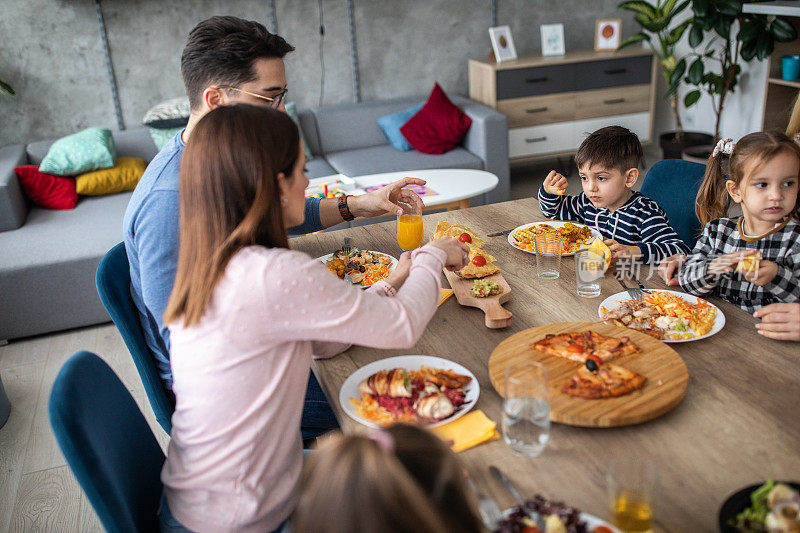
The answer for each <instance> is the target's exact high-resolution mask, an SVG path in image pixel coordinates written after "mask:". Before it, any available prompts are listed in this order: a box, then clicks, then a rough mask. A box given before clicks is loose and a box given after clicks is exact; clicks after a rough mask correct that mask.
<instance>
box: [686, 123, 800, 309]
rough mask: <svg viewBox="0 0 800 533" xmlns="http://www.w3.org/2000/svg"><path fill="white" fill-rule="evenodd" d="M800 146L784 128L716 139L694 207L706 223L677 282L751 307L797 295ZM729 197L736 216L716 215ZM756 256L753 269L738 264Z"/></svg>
mask: <svg viewBox="0 0 800 533" xmlns="http://www.w3.org/2000/svg"><path fill="white" fill-rule="evenodd" d="M799 180H800V146H798V145H797V144H796V143H795V142H793V141H792V140H791V139H789V137H787V136H786V135H784V134H782V133H777V132H775V133H773V132H758V133H751V134H749V135H746V136H744V137H742V138H741V139H740V140H739V142H738V143H736V144H735V145H734V143H733V141H732V140H731V139H724V140H722V141H720V142H719V143H718V144H717V147H716V148H715V149H714V154H713V155H712V156H711V158H710V159H709V161H708V166H707V169H706V174H705V177H704V178H703V183H702V184H701V186H700V191H699V193H698V194H697V201H696V203H695V211H696V212H697V216H698V218H699V219H700V221H701V222H702V223H703V224H704V225H705V228H704V229H703V234H702V236H701V237H700V239H699V240H698V241H697V244H696V245H695V247H694V250H692V253H691V255H689V257H688V258H687V260H686V264H685V265H684V267H683V269H682V270H681V272H680V274H679V275H678V281H679V282H680V284H681V287H683V288H684V289H685V290H687V291H688V292H691V293H693V294H697V295H705V294H709V293H714V294H716V295H718V296H720V297H722V298H724V299H726V300H728V301H729V302H731V303H733V304H735V305H738V306H739V307H741V308H742V309H744V310H745V311H747V312H749V313H752V312H753V311H756V310H757V309H760V308H761V307H763V306H765V305H769V304H772V303H777V302H798V301H800V224H798V208H799V207H800V198H799V197H798V181H799ZM728 197H730V198H731V199H732V200H733V201H734V202H736V203H737V204H740V205H741V206H742V213H743V216H741V217H739V218H738V219H732V218H720V217H723V216H724V215H725V213H726V210H727V206H728V202H729V200H728ZM757 253H760V254H761V257H762V259H761V261H760V262H757V263H756V268H755V269H753V270H752V271H747V270H744V269H742V270H741V271H739V270H735V269H736V267H737V265H739V263H740V261H742V260H743V259H744V258H745V257H748V256H754V257H755V256H756V254H757Z"/></svg>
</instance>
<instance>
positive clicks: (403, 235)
mask: <svg viewBox="0 0 800 533" xmlns="http://www.w3.org/2000/svg"><path fill="white" fill-rule="evenodd" d="M398 205H399V206H400V207H402V208H403V214H402V215H397V244H399V245H400V248H402V249H403V250H406V251H407V250H413V249H415V248H419V247H420V246H421V245H422V213H420V211H419V209H417V207H416V206H414V205H411V204H406V203H403V202H398Z"/></svg>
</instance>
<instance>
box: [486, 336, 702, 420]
mask: <svg viewBox="0 0 800 533" xmlns="http://www.w3.org/2000/svg"><path fill="white" fill-rule="evenodd" d="M586 330H593V331H595V332H596V333H599V334H600V335H605V336H607V337H623V336H627V337H628V338H630V339H631V341H633V342H634V343H635V344H636V345H637V346H638V347H639V348H641V350H642V351H641V352H639V353H637V354H633V355H625V356H622V357H618V358H617V359H614V360H613V361H611V362H612V363H614V364H618V365H620V366H623V367H625V368H627V369H629V370H632V371H634V372H638V373H639V374H642V375H643V376H644V377H646V378H647V381H646V382H645V384H644V386H643V387H642V388H641V389H639V390H637V391H633V392H631V393H629V394H626V395H624V396H618V397H616V398H604V399H598V400H588V399H585V398H577V397H575V396H570V395H568V394H565V393H563V392H561V387H562V386H563V385H564V383H566V382H567V381H568V380H569V379H570V378H571V377H572V376H573V375H574V374H575V372H577V370H578V367H579V363H577V362H575V361H571V360H569V359H565V358H563V357H556V356H552V355H547V354H545V353H542V352H539V351H534V350H533V348H531V345H532V344H533V343H535V342H537V341H539V340H541V339H542V338H544V336H545V335H547V334H553V335H558V334H560V333H571V332H575V331H586ZM529 360H533V361H538V362H540V363H542V364H544V366H545V367H546V368H547V372H548V378H549V382H550V420H552V421H553V422H559V423H561V424H568V425H571V426H583V427H615V426H628V425H632V424H638V423H640V422H645V421H647V420H652V419H653V418H656V417H657V416H660V415H662V414H664V413H666V412H667V411H669V410H670V409H672V408H673V407H675V406H676V405H678V403H680V401H681V399H683V396H684V394H686V387H687V385H688V384H689V372H688V370H687V369H686V364H684V362H683V359H681V357H680V356H679V355H678V353H677V352H676V351H675V350H673V349H672V348H670V347H669V346H668V345H666V344H664V343H663V342H661V341H659V340H657V339H654V338H653V337H650V336H649V335H645V334H644V333H640V332H638V331H634V330H631V329H628V328H621V327H619V326H614V325H609V324H603V323H600V322H562V323H558V324H548V325H546V326H539V327H535V328H530V329H526V330H524V331H520V332H519V333H517V334H515V335H512V336H511V337H509V338H507V339H506V340H504V341H503V342H501V343H500V344H498V345H497V348H495V349H494V351H493V352H492V354H491V356H489V377H490V378H491V380H492V385H493V386H494V388H495V390H496V391H497V392H498V393H499V394H500V396H503V382H504V381H505V374H504V371H505V368H506V366H508V365H510V364H514V363H520V362H523V361H529Z"/></svg>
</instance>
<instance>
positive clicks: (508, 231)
mask: <svg viewBox="0 0 800 533" xmlns="http://www.w3.org/2000/svg"><path fill="white" fill-rule="evenodd" d="M512 231H514V230H513V229H507V230H503V231H498V232H497V233H489V234H488V235H486V236H487V237H499V236H501V235H508V234H509V233H511V232H512Z"/></svg>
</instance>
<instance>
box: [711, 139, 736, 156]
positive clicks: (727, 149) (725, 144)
mask: <svg viewBox="0 0 800 533" xmlns="http://www.w3.org/2000/svg"><path fill="white" fill-rule="evenodd" d="M733 145H734V142H733V139H731V138H730V137H729V138H727V139H720V140H719V142H718V143H717V145H716V146H715V147H714V153H713V154H712V155H711V157H717V155H719V154H720V153H723V154H725V155H727V156H729V155H731V154H732V153H733Z"/></svg>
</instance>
